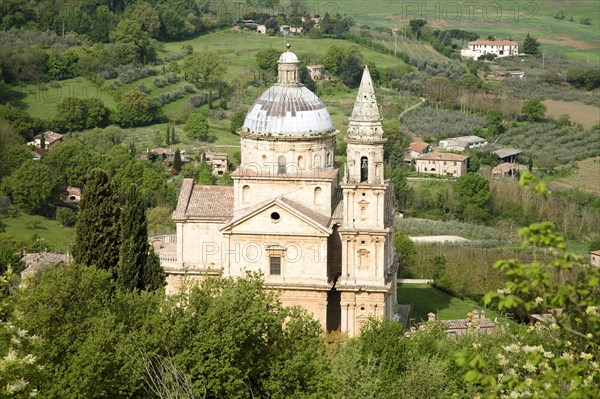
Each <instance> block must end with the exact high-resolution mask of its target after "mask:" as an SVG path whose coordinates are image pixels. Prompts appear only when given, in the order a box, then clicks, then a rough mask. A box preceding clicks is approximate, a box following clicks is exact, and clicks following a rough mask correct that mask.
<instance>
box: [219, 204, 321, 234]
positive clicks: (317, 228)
mask: <svg viewBox="0 0 600 399" xmlns="http://www.w3.org/2000/svg"><path fill="white" fill-rule="evenodd" d="M293 204H294V203H293V202H292V201H289V200H282V199H281V198H274V199H273V200H270V201H267V202H265V203H264V204H262V205H261V206H258V207H252V208H249V209H248V211H247V212H242V213H241V214H240V215H239V216H237V217H236V218H234V219H232V220H231V221H230V222H229V223H227V224H226V225H225V226H223V227H222V228H221V231H223V232H224V233H226V232H231V233H252V234H259V235H262V234H278V235H297V236H309V235H317V236H329V235H330V234H331V232H332V230H331V229H329V228H328V227H327V226H326V225H324V224H322V223H319V221H318V220H315V219H314V216H313V215H309V214H306V213H304V212H302V209H300V210H299V209H297V208H296V207H294V206H293Z"/></svg>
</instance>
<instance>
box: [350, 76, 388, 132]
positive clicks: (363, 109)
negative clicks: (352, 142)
mask: <svg viewBox="0 0 600 399" xmlns="http://www.w3.org/2000/svg"><path fill="white" fill-rule="evenodd" d="M348 135H349V136H355V137H356V136H371V137H373V136H375V137H382V136H383V126H382V123H381V115H380V114H379V108H378V107H377V99H376V98H375V90H374V89H373V80H372V79H371V74H370V73H369V67H367V66H365V70H364V72H363V76H362V80H361V82H360V87H359V89H358V95H357V96H356V101H355V102H354V109H353V110H352V116H351V117H350V123H349V126H348Z"/></svg>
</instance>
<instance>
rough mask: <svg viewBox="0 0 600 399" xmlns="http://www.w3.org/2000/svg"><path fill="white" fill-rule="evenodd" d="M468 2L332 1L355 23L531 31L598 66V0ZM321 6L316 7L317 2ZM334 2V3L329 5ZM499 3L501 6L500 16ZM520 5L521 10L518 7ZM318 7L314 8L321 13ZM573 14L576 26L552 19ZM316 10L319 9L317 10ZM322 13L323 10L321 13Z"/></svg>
mask: <svg viewBox="0 0 600 399" xmlns="http://www.w3.org/2000/svg"><path fill="white" fill-rule="evenodd" d="M468 3H469V2H456V1H453V0H422V1H419V2H392V1H389V0H371V1H368V2H367V1H363V0H344V1H343V2H338V3H331V4H335V6H334V7H336V8H337V11H338V12H340V13H345V14H349V15H351V16H352V17H353V18H354V19H355V20H356V22H357V25H358V26H360V25H362V24H368V25H370V26H384V27H392V26H395V27H397V28H399V29H402V28H403V27H404V26H406V25H407V23H408V20H410V19H416V18H425V19H427V20H428V21H429V26H431V27H432V28H434V29H450V28H460V29H465V30H469V31H475V32H477V33H479V35H481V36H483V37H486V36H487V35H490V34H491V35H496V36H497V37H498V38H505V39H508V38H512V39H513V40H515V41H517V42H519V43H522V42H523V39H524V38H525V35H526V34H527V33H530V34H531V35H533V36H534V37H537V38H538V39H539V40H540V41H541V42H542V43H543V44H544V46H543V48H544V49H545V50H547V51H556V52H560V53H564V54H565V55H566V56H567V57H568V58H571V59H574V60H579V61H587V59H588V56H589V60H590V62H591V63H600V52H599V51H598V50H599V48H600V40H599V39H600V37H599V34H598V32H599V31H598V26H599V25H600V3H599V2H598V1H596V0H572V1H569V2H568V3H567V4H566V5H565V2H564V1H561V0H544V1H531V2H493V3H490V2H472V3H471V4H475V6H474V7H473V8H472V9H471V10H472V11H470V9H469V6H468V5H467V4H468ZM315 4H317V3H315ZM328 4H330V3H328ZM495 5H499V6H500V7H501V11H500V14H498V15H500V17H499V18H498V17H497V16H496V15H497V14H496V12H497V11H496V8H495V7H494V6H495ZM515 5H518V6H519V8H518V11H517V9H516V7H515ZM317 8H318V5H315V10H317ZM561 8H562V9H565V10H566V12H567V14H569V15H573V16H574V18H575V21H574V22H568V21H566V20H563V21H559V20H557V19H554V18H552V16H553V15H554V13H555V12H556V11H558V10H559V9H561ZM317 11H318V10H317ZM321 13H322V14H324V11H323V10H321ZM582 16H590V17H591V18H592V25H582V24H580V23H579V18H580V17H582Z"/></svg>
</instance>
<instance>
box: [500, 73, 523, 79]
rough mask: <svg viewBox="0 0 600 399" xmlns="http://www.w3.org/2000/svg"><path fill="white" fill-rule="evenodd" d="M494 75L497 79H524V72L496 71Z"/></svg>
mask: <svg viewBox="0 0 600 399" xmlns="http://www.w3.org/2000/svg"><path fill="white" fill-rule="evenodd" d="M495 75H496V76H497V77H499V78H518V79H523V78H524V77H525V72H523V71H496V72H495Z"/></svg>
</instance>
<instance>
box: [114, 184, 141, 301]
mask: <svg viewBox="0 0 600 399" xmlns="http://www.w3.org/2000/svg"><path fill="white" fill-rule="evenodd" d="M126 198H127V199H126V203H125V207H124V208H123V212H122V213H121V248H120V251H119V254H120V256H119V267H118V269H117V284H118V285H119V286H120V287H121V288H123V289H124V290H127V291H132V290H134V289H135V288H139V289H143V281H142V276H143V273H144V268H145V266H146V261H147V258H148V249H149V245H148V223H147V221H146V207H145V205H144V199H143V198H142V195H141V194H140V191H139V189H138V188H137V187H136V186H134V185H131V187H130V188H129V191H128V192H127V197H126Z"/></svg>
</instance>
